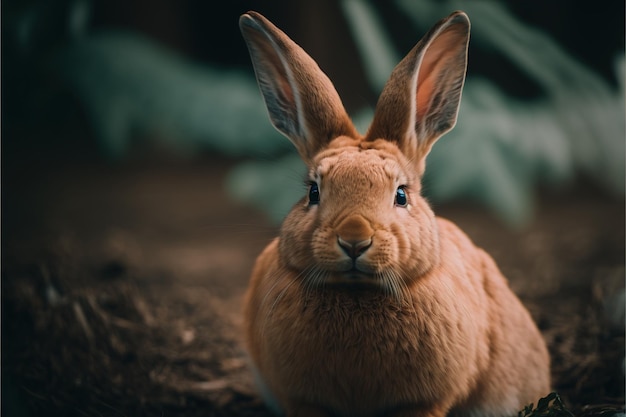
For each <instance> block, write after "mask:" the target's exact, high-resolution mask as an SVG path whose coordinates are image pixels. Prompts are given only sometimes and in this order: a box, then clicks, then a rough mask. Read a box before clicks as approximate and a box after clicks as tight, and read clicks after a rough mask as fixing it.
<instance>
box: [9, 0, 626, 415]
mask: <svg viewBox="0 0 626 417" xmlns="http://www.w3.org/2000/svg"><path fill="white" fill-rule="evenodd" d="M250 9H252V10H257V11H259V12H261V13H262V14H264V15H265V16H266V17H267V18H269V19H270V20H271V21H272V22H274V23H275V24H276V25H277V26H278V27H280V28H281V29H283V30H284V31H285V32H286V33H287V34H288V35H289V36H290V37H291V38H292V39H293V40H295V41H296V42H297V43H298V44H300V45H301V46H302V47H303V48H304V49H305V50H306V51H307V52H308V53H309V54H310V55H311V56H312V57H313V58H314V59H315V60H316V61H317V62H318V64H319V65H320V67H321V68H322V69H323V70H324V71H325V72H326V73H327V74H328V76H329V78H330V79H331V80H332V81H333V82H334V84H335V86H336V88H337V90H338V92H339V94H340V96H341V97H342V99H343V101H344V105H345V106H346V108H347V110H348V112H349V113H350V115H351V116H352V117H353V119H354V121H355V124H356V125H357V127H358V128H359V130H360V131H361V132H364V131H365V130H366V129H367V126H368V123H369V121H370V119H371V117H372V109H373V108H374V106H375V104H376V99H377V97H378V94H379V92H380V91H381V89H382V87H383V85H384V83H385V81H386V80H387V78H388V76H389V74H390V72H391V70H392V69H393V67H394V66H395V65H396V63H397V62H398V61H399V60H400V59H401V58H402V57H403V56H404V55H405V54H406V53H407V52H408V51H409V50H410V48H412V47H413V46H414V45H415V43H416V42H417V41H418V40H419V39H420V38H421V36H422V35H423V34H424V33H425V32H426V31H427V30H428V29H429V28H430V27H431V26H432V25H433V24H434V23H435V22H436V21H438V20H439V19H441V18H443V17H445V16H447V15H448V14H449V13H450V12H452V11H454V10H457V9H462V10H465V11H466V12H467V13H468V15H469V17H470V19H471V21H472V38H471V42H470V59H469V69H468V77H467V82H466V85H465V89H464V93H463V99H462V104H461V109H460V115H459V120H458V124H457V126H456V128H455V129H454V130H453V131H452V132H451V133H449V134H448V135H446V136H445V137H443V138H442V139H441V140H440V141H439V142H437V144H436V145H435V146H434V148H433V150H432V152H431V154H430V156H429V158H428V161H427V172H426V176H425V178H424V183H425V184H424V190H425V193H426V194H427V197H428V198H429V200H430V201H431V202H432V204H433V206H434V208H435V212H436V213H438V214H441V215H443V216H444V217H448V218H451V219H452V220H454V221H455V222H457V223H458V224H459V225H460V226H461V228H462V229H463V230H465V231H466V232H467V233H468V234H469V235H470V237H471V238H472V239H473V240H474V241H475V242H476V243H477V244H478V245H479V246H481V247H484V248H485V249H486V250H487V251H488V252H489V253H491V254H492V255H493V257H494V258H495V259H496V261H497V263H498V264H499V266H500V267H501V269H502V270H503V272H504V274H505V275H506V276H507V277H508V278H509V280H510V283H511V287H512V288H513V290H514V291H515V292H516V293H517V294H518V295H519V296H520V297H521V298H522V300H523V301H524V303H525V304H526V305H527V306H528V307H529V309H530V311H531V314H532V315H533V317H534V318H535V320H536V321H537V323H538V325H539V327H540V329H541V330H542V333H543V335H544V337H545V338H546V341H547V342H548V345H549V348H550V352H551V354H552V360H553V363H552V373H553V380H554V387H555V389H557V390H558V391H559V392H560V393H561V394H562V396H563V398H564V400H565V401H566V403H567V404H569V405H570V406H571V407H572V410H574V411H575V412H576V415H585V416H591V415H607V414H606V413H605V414H601V413H603V412H607V410H613V411H615V410H621V411H622V412H623V405H624V253H625V250H624V190H625V187H624V178H625V174H624V159H625V155H626V151H625V143H626V140H625V125H626V123H625V109H624V85H625V84H624V77H625V67H624V37H625V35H624V14H625V10H624V2H622V1H605V2H603V3H602V5H601V6H600V5H595V4H594V5H591V4H590V3H589V2H582V1H561V0H558V1H550V2H526V1H514V2H496V1H493V2H489V1H474V2H464V1H460V0H446V1H435V0H391V1H376V0H337V1H332V0H319V1H316V2H305V1H288V0H278V1H272V2H259V1H251V0H250V1H239V0H235V1H230V2H226V1H225V2H208V1H198V0H152V1H148V0H125V1H122V0H108V1H104V0H102V1H100V0H21V1H18V0H5V1H3V2H2V107H1V115H2V124H1V129H2V130H1V133H2V139H1V140H2V141H1V146H2V152H1V158H2V187H1V188H2V190H1V191H2V231H1V233H2V394H3V401H2V413H3V414H4V415H20V416H22V415H32V416H35V415H42V413H45V414H46V415H116V416H118V415H154V416H161V415H178V416H192V415H194V416H196V415H197V416H205V415H242V416H243V415H263V414H264V413H265V415H267V410H265V409H264V408H263V406H262V405H261V403H260V401H259V399H258V397H257V395H256V394H255V391H254V389H253V388H252V382H251V378H250V375H249V373H248V371H247V368H246V360H245V354H244V352H243V350H242V348H241V343H240V336H239V332H238V330H237V329H238V326H239V325H240V324H241V323H240V317H241V316H240V308H241V302H242V297H243V293H244V291H245V288H246V285H247V280H248V276H249V271H250V269H251V267H252V264H253V262H254V259H255V257H256V255H257V254H258V253H259V252H260V250H261V249H262V248H263V246H264V245H266V244H267V243H268V242H269V241H270V239H272V237H273V236H275V235H276V233H277V227H278V225H279V224H280V221H281V219H282V218H283V216H284V215H285V214H286V213H287V211H288V210H289V208H290V207H291V205H292V204H293V203H294V202H295V201H296V200H297V199H299V198H300V196H302V194H303V193H304V192H305V189H304V187H303V186H302V179H303V176H304V167H303V165H302V163H301V162H300V160H299V158H298V157H297V155H296V153H295V151H294V150H293V149H292V146H291V144H290V142H289V141H288V140H287V139H286V138H284V137H282V136H281V135H280V134H278V133H277V132H276V131H275V130H274V129H273V127H272V126H271V124H270V122H269V118H268V116H267V113H266V110H265V107H264V104H263V100H262V98H261V94H260V92H259V90H258V88H257V85H256V81H255V79H254V73H253V70H252V65H251V62H250V59H249V56H248V51H247V49H246V46H245V43H244V41H243V39H242V37H241V35H240V33H239V28H238V18H239V16H240V15H241V14H242V13H244V12H246V11H247V10H250ZM546 394H547V393H546ZM594 412H596V414H593V413H594ZM585 413H586V414H585Z"/></svg>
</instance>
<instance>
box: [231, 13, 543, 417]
mask: <svg viewBox="0 0 626 417" xmlns="http://www.w3.org/2000/svg"><path fill="white" fill-rule="evenodd" d="M241 22H242V23H241V25H242V31H243V33H244V37H245V38H246V40H247V41H248V46H249V47H250V51H251V55H252V57H253V62H254V63H255V70H256V72H257V78H258V80H259V84H260V86H261V90H262V92H263V94H264V97H265V100H266V103H267V105H268V109H269V111H270V116H271V118H272V121H273V122H274V125H275V126H276V127H277V128H278V129H279V130H281V131H282V132H283V133H285V134H286V135H287V136H288V137H289V138H290V139H291V140H292V142H294V144H295V145H296V147H297V148H298V150H299V152H300V154H301V156H302V157H303V159H304V160H305V162H306V163H307V165H308V167H309V183H310V185H309V196H308V197H305V198H303V199H302V200H301V201H300V202H299V203H297V204H296V205H295V206H294V208H293V209H292V211H291V213H290V214H289V215H288V216H287V218H286V219H285V221H284V223H283V227H282V229H281V233H280V237H279V238H277V239H276V240H274V241H273V242H272V243H271V244H270V245H269V246H268V247H267V248H266V249H265V251H264V252H263V253H262V254H261V255H260V257H259V259H258V260H257V263H256V266H255V268H254V271H253V273H252V278H251V282H250V287H249V290H248V293H247V296H246V302H245V305H246V307H245V313H244V319H245V329H244V330H245V336H246V345H247V348H248V351H249V353H250V356H251V359H252V361H253V363H254V366H255V367H256V369H257V372H258V374H259V375H258V376H259V379H260V380H261V382H262V384H263V385H264V391H265V392H266V393H267V394H268V396H271V397H272V398H273V399H274V400H275V401H276V403H277V404H276V406H277V408H278V409H280V410H282V411H283V412H285V413H286V414H287V415H288V416H296V415H319V416H322V415H333V416H340V417H341V416H379V415H380V416H382V415H385V416H386V415H394V414H395V415H406V416H445V415H448V414H457V415H463V416H466V415H470V416H471V415H475V416H479V415H480V416H494V417H495V416H506V415H514V414H515V413H516V412H517V411H518V410H520V409H521V408H522V407H523V406H524V405H526V404H527V403H530V402H533V401H535V400H537V399H538V398H539V397H540V396H542V395H545V394H546V393H547V392H548V390H549V358H548V354H547V350H546V347H545V343H544V342H543V339H542V338H541V335H540V333H539V331H538V330H537V328H536V326H535V325H534V323H533V322H532V319H531V317H530V315H529V313H528V312H527V311H526V309H525V308H524V307H523V305H522V304H521V302H520V301H519V300H518V299H517V297H516V296H515V295H514V294H513V293H512V292H511V290H510V289H509V287H508V285H507V282H506V279H505V278H504V277H503V276H502V274H501V273H500V271H499V270H498V268H497V266H496V265H495V263H494V262H493V260H492V259H491V258H490V257H489V256H488V255H487V254H486V253H485V252H484V251H482V250H480V249H478V248H476V247H475V246H474V245H473V244H472V243H471V242H470V240H469V239H468V238H467V236H465V235H464V234H463V232H461V231H460V230H459V229H458V228H457V227H456V226H455V225H453V224H452V223H450V222H448V221H446V220H443V219H439V218H436V217H435V216H434V214H433V212H432V210H431V209H430V207H429V206H428V204H427V202H426V201H425V200H424V199H423V198H422V197H421V196H420V179H421V176H422V174H423V170H424V159H425V156H426V154H427V153H428V151H429V149H430V146H431V145H432V143H433V142H434V140H436V139H437V138H438V137H439V136H441V134H443V133H445V131H447V130H449V129H450V128H451V127H452V126H453V124H454V121H455V120H456V109H457V108H458V100H459V99H460V89H461V87H462V80H463V77H464V73H465V67H464V62H465V61H464V57H465V53H466V48H467V33H468V29H469V23H468V22H467V17H465V15H463V14H460V13H457V14H454V15H452V16H451V17H449V18H448V19H446V20H445V21H442V22H440V23H439V25H438V26H436V27H435V28H434V29H433V30H432V31H431V32H429V34H427V35H426V37H425V40H423V41H422V42H420V44H418V45H417V47H416V48H414V50H413V51H411V53H410V54H409V55H408V56H407V58H405V60H403V62H402V63H401V64H400V65H399V66H398V68H396V70H395V71H394V74H392V77H391V79H390V82H389V83H388V86H387V87H386V89H385V91H384V92H383V94H382V95H381V99H380V100H379V104H378V107H377V113H376V115H375V118H374V122H373V123H372V127H371V128H370V130H369V131H368V133H367V134H366V135H365V136H361V135H359V134H358V133H357V132H356V130H355V129H354V127H352V124H351V122H350V121H349V119H348V118H347V115H345V111H343V107H342V106H341V102H340V101H339V99H338V97H337V96H336V92H334V89H333V88H332V84H330V82H329V81H328V79H327V78H325V76H324V75H323V73H321V71H320V70H319V68H317V66H316V65H315V64H314V62H313V61H312V60H311V59H310V58H309V57H308V56H307V55H305V54H304V52H303V51H302V50H301V49H299V48H298V47H297V45H295V44H293V43H292V41H290V40H289V39H288V38H287V37H286V36H285V35H284V34H283V33H282V32H280V31H278V29H276V28H275V27H273V26H272V25H271V24H270V23H269V22H267V21H266V20H265V19H264V18H262V17H261V16H260V15H258V14H254V13H251V14H249V15H244V16H243V17H242V21H241ZM463 42H465V43H463ZM458 45H460V46H458ZM444 64H445V65H444ZM424 66H425V67H427V68H428V72H426V73H422V72H419V71H420V68H421V67H424ZM450 67H451V68H452V69H451V70H449V68H450ZM418 72H419V75H420V77H423V80H422V81H421V87H420V83H416V82H411V79H417V73H418ZM431 73H434V75H435V76H433V77H431V76H430V75H431ZM416 85H417V86H416ZM400 86H403V87H402V88H401V87H400ZM403 89H406V92H405V91H404V90H403ZM415 89H417V91H415ZM407 93H408V94H407Z"/></svg>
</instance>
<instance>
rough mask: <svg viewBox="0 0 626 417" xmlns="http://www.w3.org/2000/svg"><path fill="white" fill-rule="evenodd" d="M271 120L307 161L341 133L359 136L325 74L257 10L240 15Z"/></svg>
mask: <svg viewBox="0 0 626 417" xmlns="http://www.w3.org/2000/svg"><path fill="white" fill-rule="evenodd" d="M239 27H240V29H241V33H242V34H243V37H244V39H245V41H246V44H247V45H248V49H249V51H250V56H251V58H252V63H253V65H254V72H255V74H256V78H257V81H258V83H259V87H260V89H261V92H262V93H263V98H264V99H265V104H266V106H267V109H268V111H269V115H270V119H271V121H272V124H273V125H274V127H276V129H278V130H279V131H280V132H282V133H283V134H284V135H285V136H287V137H288V138H289V139H290V140H291V141H292V142H293V144H294V145H295V146H296V148H297V150H298V152H299V153H300V155H301V156H302V158H303V159H304V160H305V162H308V161H310V159H311V158H312V157H313V156H314V155H315V154H316V153H317V152H318V151H319V150H320V149H322V148H323V147H324V146H325V145H326V144H327V143H328V142H329V141H330V140H332V139H334V138H335V137H337V136H340V135H347V136H352V137H356V135H357V133H356V130H355V128H354V126H353V124H352V122H351V121H350V118H349V117H348V115H347V113H346V111H345V109H344V107H343V104H342V103H341V99H340V98H339V95H338V94H337V91H336V90H335V87H334V86H333V84H332V83H331V81H330V80H329V79H328V77H327V76H326V74H324V73H323V72H322V70H321V69H320V68H319V67H318V65H317V64H316V63H315V61H313V59H312V58H311V57H310V56H309V55H307V53H306V52H304V51H303V50H302V48H300V47H299V46H298V45H296V43H295V42H293V41H292V40H291V39H289V37H287V35H285V34H284V33H283V32H282V31H281V30H280V29H278V28H277V27H276V26H274V25H273V24H272V23H271V22H270V21H268V20H267V19H265V18H264V17H263V16H261V15H260V14H258V13H256V12H248V13H246V14H244V15H242V16H241V17H240V19H239Z"/></svg>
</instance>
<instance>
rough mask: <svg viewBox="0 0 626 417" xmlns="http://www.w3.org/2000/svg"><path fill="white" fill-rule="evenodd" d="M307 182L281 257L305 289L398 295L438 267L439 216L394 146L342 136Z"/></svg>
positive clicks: (322, 156)
mask: <svg viewBox="0 0 626 417" xmlns="http://www.w3.org/2000/svg"><path fill="white" fill-rule="evenodd" d="M309 184H310V185H309V193H308V196H306V197H305V198H304V199H302V200H301V201H300V202H298V203H297V204H296V206H295V207H294V209H293V210H292V212H291V213H290V214H289V216H288V217H287V219H286V220H285V222H284V225H283V229H282V232H281V253H282V255H283V259H285V260H286V261H287V263H288V264H289V266H290V267H293V268H296V269H298V270H301V271H303V274H302V279H304V280H308V282H307V284H309V285H318V284H328V283H341V284H346V283H350V284H373V285H376V286H380V287H382V288H383V289H384V290H386V291H389V292H392V293H398V291H400V290H401V289H402V288H403V287H404V286H405V285H406V284H408V282H407V280H409V279H416V278H417V277H419V276H421V275H423V274H424V273H425V272H426V271H427V270H429V269H430V268H431V267H432V266H433V265H434V264H435V263H436V261H437V259H438V250H437V239H436V235H437V234H436V230H435V227H436V223H435V220H434V215H433V213H432V211H431V210H430V208H429V206H428V204H427V203H426V201H425V200H424V199H423V198H422V197H421V196H420V194H419V192H420V183H419V177H418V176H417V175H416V173H415V168H414V166H413V165H412V164H411V163H410V162H409V161H407V159H406V158H405V157H404V155H403V154H402V153H401V152H400V151H399V149H398V148H397V146H396V145H395V144H393V143H391V142H388V141H384V140H377V141H373V142H362V141H358V140H354V139H350V138H347V137H340V138H337V139H335V140H334V141H333V142H331V145H330V146H329V147H328V148H327V149H326V150H324V151H323V152H321V153H320V154H319V155H317V157H316V158H314V160H313V164H311V169H310V172H309Z"/></svg>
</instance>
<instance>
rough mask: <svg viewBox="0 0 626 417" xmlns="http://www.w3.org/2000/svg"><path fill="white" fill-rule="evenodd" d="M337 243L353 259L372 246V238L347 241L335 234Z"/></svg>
mask: <svg viewBox="0 0 626 417" xmlns="http://www.w3.org/2000/svg"><path fill="white" fill-rule="evenodd" d="M337 243H339V246H340V247H341V249H342V250H343V251H344V252H345V253H346V255H348V256H349V257H350V258H352V260H355V259H356V258H358V257H359V256H361V255H363V253H364V252H365V251H366V250H368V249H369V248H370V246H372V239H371V238H369V239H365V240H360V241H357V242H354V241H348V240H344V239H342V238H341V236H337Z"/></svg>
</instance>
